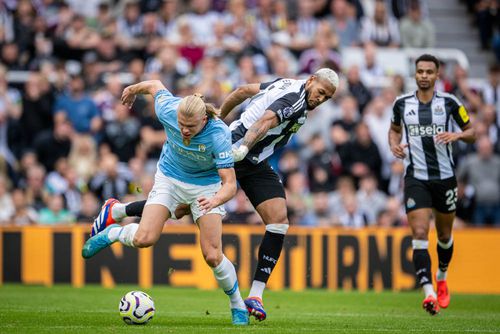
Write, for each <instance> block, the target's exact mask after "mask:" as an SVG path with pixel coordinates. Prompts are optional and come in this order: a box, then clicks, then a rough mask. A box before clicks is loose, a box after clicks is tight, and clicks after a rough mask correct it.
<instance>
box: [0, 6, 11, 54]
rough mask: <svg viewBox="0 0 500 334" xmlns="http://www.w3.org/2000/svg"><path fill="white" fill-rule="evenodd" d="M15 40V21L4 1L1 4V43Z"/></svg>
mask: <svg viewBox="0 0 500 334" xmlns="http://www.w3.org/2000/svg"><path fill="white" fill-rule="evenodd" d="M13 39H14V21H13V18H12V14H11V12H10V11H9V9H8V8H7V6H6V5H5V3H4V2H3V1H2V2H0V43H2V44H3V43H5V42H10V41H12V40H13Z"/></svg>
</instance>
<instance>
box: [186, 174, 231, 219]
mask: <svg viewBox="0 0 500 334" xmlns="http://www.w3.org/2000/svg"><path fill="white" fill-rule="evenodd" d="M221 187H222V185H221V183H220V182H219V183H214V184H209V185H205V186H201V185H186V189H185V193H186V196H185V198H184V199H183V200H184V203H190V210H191V215H192V216H193V221H194V222H195V223H197V224H198V220H199V218H200V217H202V216H203V215H208V214H217V215H219V216H220V217H224V216H225V215H226V210H225V209H224V205H219V206H217V207H215V208H212V209H211V210H210V211H209V212H206V213H202V212H201V211H200V207H199V205H198V199H199V198H201V197H205V198H211V197H213V196H215V194H217V192H218V191H219V190H220V188H221Z"/></svg>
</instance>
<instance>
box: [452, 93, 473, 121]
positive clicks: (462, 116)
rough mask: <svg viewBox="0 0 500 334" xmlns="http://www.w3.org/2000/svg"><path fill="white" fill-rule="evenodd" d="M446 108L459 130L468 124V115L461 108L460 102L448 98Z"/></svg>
mask: <svg viewBox="0 0 500 334" xmlns="http://www.w3.org/2000/svg"><path fill="white" fill-rule="evenodd" d="M447 104H448V108H449V110H450V113H451V117H453V119H454V120H455V122H456V123H457V124H458V126H459V127H460V128H463V127H464V126H466V125H467V124H469V122H470V118H469V114H468V113H467V110H466V109H465V107H464V106H463V104H462V102H460V100H458V99H457V98H456V97H454V96H453V97H450V98H448V99H447Z"/></svg>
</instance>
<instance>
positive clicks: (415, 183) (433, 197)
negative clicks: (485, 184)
mask: <svg viewBox="0 0 500 334" xmlns="http://www.w3.org/2000/svg"><path fill="white" fill-rule="evenodd" d="M415 66H416V72H415V80H416V83H417V90H416V91H415V92H410V93H408V94H406V95H402V96H399V97H398V98H397V99H396V100H395V102H394V106H393V116H392V122H391V128H390V130H389V145H390V148H391V151H392V153H393V155H394V156H395V157H396V158H399V159H404V163H405V167H406V168H405V185H404V198H405V208H406V213H407V216H408V222H409V225H410V227H411V231H412V236H413V241H412V244H413V264H414V266H415V272H416V275H417V279H418V282H419V284H420V286H421V287H422V288H423V291H424V295H425V298H424V301H423V304H422V305H423V308H424V309H425V310H426V311H427V312H429V313H430V314H431V315H434V314H437V313H438V312H439V310H440V307H441V308H446V307H448V304H449V302H450V294H449V291H448V285H447V283H446V278H447V269H448V264H449V263H450V260H451V256H452V254H453V236H452V227H453V221H454V219H455V210H456V203H457V180H456V177H455V171H454V162H453V157H452V152H451V143H453V142H455V141H458V140H462V141H464V142H467V143H473V142H474V141H475V134H474V129H473V128H472V126H471V124H470V120H469V116H468V114H467V111H466V110H465V108H464V106H463V105H462V103H461V102H460V101H459V100H458V99H457V98H456V97H455V96H454V95H451V94H447V93H443V92H439V91H435V89H434V85H435V83H436V80H437V78H438V73H439V61H438V59H437V58H436V57H434V56H432V55H428V54H424V55H422V56H420V57H418V58H417V60H416V61H415ZM457 126H458V127H459V128H460V129H461V131H456V132H455V131H453V130H454V128H456V127H457ZM403 134H404V138H405V142H404V143H402V142H401V140H402V138H403ZM432 215H434V218H435V222H436V224H435V225H436V230H437V236H438V244H437V253H438V259H439V268H438V271H437V273H436V284H437V295H436V292H435V291H434V288H433V285H432V275H431V260H430V257H429V253H428V250H427V249H428V245H429V241H428V234H429V226H430V223H431V217H432Z"/></svg>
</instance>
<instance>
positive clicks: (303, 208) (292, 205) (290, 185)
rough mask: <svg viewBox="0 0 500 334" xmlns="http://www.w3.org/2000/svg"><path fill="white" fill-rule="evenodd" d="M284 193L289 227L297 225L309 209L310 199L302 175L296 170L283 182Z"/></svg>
mask: <svg viewBox="0 0 500 334" xmlns="http://www.w3.org/2000/svg"><path fill="white" fill-rule="evenodd" d="M284 185H285V191H286V205H287V209H288V220H289V221H290V225H299V224H300V222H301V221H302V219H303V218H304V216H305V215H306V213H307V212H308V210H309V208H310V207H311V200H312V197H311V195H310V194H309V189H308V188H307V183H306V178H305V176H304V174H303V173H302V172H300V171H298V170H296V171H294V172H291V173H290V174H288V176H287V178H286V182H284Z"/></svg>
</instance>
